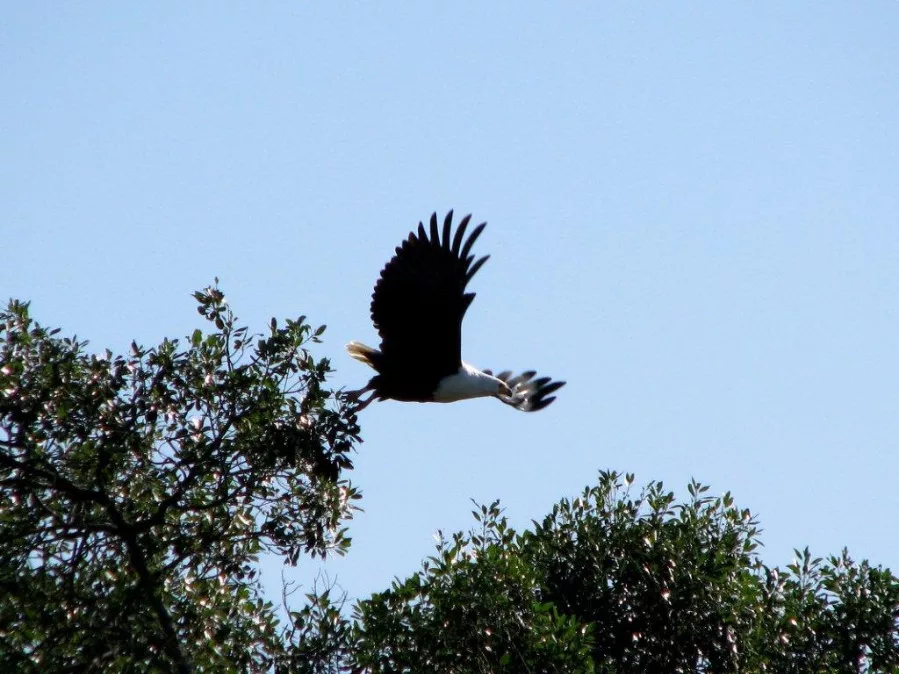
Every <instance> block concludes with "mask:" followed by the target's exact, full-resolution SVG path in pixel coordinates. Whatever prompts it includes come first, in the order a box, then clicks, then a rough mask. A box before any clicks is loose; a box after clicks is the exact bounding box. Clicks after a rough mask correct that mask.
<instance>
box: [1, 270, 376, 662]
mask: <svg viewBox="0 0 899 674" xmlns="http://www.w3.org/2000/svg"><path fill="white" fill-rule="evenodd" d="M195 298H196V300H197V302H198V304H199V307H198V309H199V311H200V313H201V314H202V315H203V316H204V317H205V318H206V319H207V320H208V321H209V322H210V323H212V324H213V325H214V326H215V331H212V332H209V333H208V334H204V333H203V332H202V331H200V330H196V331H195V332H194V333H193V334H192V335H191V336H190V337H189V339H188V340H187V341H186V343H185V344H183V345H182V343H181V342H179V341H178V340H165V341H163V342H162V344H160V345H159V346H158V347H156V348H151V349H147V348H144V347H142V346H139V345H137V344H134V343H132V345H131V351H130V353H128V354H127V355H120V356H113V354H112V353H110V352H109V351H106V352H105V354H101V355H97V354H89V353H88V352H87V351H86V346H87V343H86V342H79V341H78V340H77V339H75V338H60V337H58V336H57V334H58V332H59V331H58V330H47V329H46V328H44V327H42V326H40V325H39V324H38V323H36V322H35V321H33V320H32V318H31V317H30V316H29V307H28V305H27V304H23V303H21V302H15V301H13V302H11V303H10V304H9V306H8V308H7V310H6V311H4V312H2V314H0V485H2V490H3V496H4V498H3V499H2V503H0V588H2V595H3V596H2V599H0V670H2V671H6V672H12V671H41V672H49V671H63V670H65V671H69V670H71V669H90V670H101V669H102V670H111V671H125V670H128V671H173V670H177V671H182V672H186V671H191V670H199V671H243V670H248V669H249V670H265V669H267V668H270V667H271V666H272V665H273V664H274V663H276V662H280V661H287V660H289V659H290V657H291V655H292V654H294V655H295V653H296V652H297V649H300V650H302V646H301V643H300V642H308V640H307V639H305V631H304V630H302V629H300V630H297V629H295V628H292V632H291V634H290V635H284V634H279V630H278V624H277V620H276V616H275V612H274V608H273V605H272V603H271V602H269V601H266V600H265V599H264V598H263V596H262V594H261V589H260V585H259V580H258V573H259V572H258V568H257V560H258V557H259V555H260V554H261V553H264V552H267V553H274V554H277V555H281V556H283V557H284V558H285V559H286V560H287V561H288V562H289V563H292V564H296V563H297V561H298V559H299V558H300V556H301V555H302V554H308V555H312V556H316V555H319V556H323V555H325V554H326V553H327V552H329V551H336V552H337V553H343V552H345V551H346V549H347V548H348V546H349V542H350V539H349V538H348V536H347V535H346V526H345V524H346V521H347V520H348V519H349V518H351V517H352V512H353V510H354V507H355V506H354V502H355V501H356V500H357V499H358V498H359V494H358V493H357V491H356V490H355V489H354V488H353V486H352V485H351V483H350V482H349V481H348V480H347V479H345V478H344V477H343V471H345V470H348V469H350V468H351V467H352V463H351V460H350V454H351V452H352V451H353V449H354V447H355V445H356V443H357V442H359V437H358V427H357V425H356V418H355V415H354V414H353V412H352V410H351V409H350V408H348V407H347V405H346V403H345V402H342V401H341V400H339V399H338V397H337V396H335V395H334V394H333V392H332V391H330V390H328V389H326V388H325V381H326V378H327V375H328V373H329V372H330V370H329V365H328V361H327V360H324V359H321V360H316V359H315V358H313V357H312V355H311V354H310V353H309V352H308V350H307V345H308V344H309V343H310V342H311V343H315V342H318V341H320V340H319V338H320V336H321V334H322V332H323V331H324V327H320V328H318V329H316V330H313V329H312V328H311V327H310V326H309V325H308V324H307V323H306V321H305V318H304V317H300V318H299V319H297V320H289V321H287V322H286V324H285V325H284V326H283V327H279V326H278V324H277V322H276V321H275V320H274V319H273V320H272V322H271V326H270V331H269V334H268V335H267V336H266V337H264V338H263V337H261V336H253V335H249V334H248V329H247V328H246V327H239V326H238V323H237V321H236V319H235V317H234V315H233V313H232V312H231V310H230V309H229V308H228V306H227V304H226V302H225V298H224V295H223V294H222V292H221V291H220V290H219V289H218V287H210V288H207V289H205V290H204V291H201V292H197V293H195ZM291 637H292V639H291Z"/></svg>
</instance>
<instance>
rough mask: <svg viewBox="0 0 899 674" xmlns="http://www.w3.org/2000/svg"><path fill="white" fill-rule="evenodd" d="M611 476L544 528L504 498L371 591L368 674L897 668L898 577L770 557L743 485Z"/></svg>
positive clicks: (362, 654) (360, 659)
mask: <svg viewBox="0 0 899 674" xmlns="http://www.w3.org/2000/svg"><path fill="white" fill-rule="evenodd" d="M632 482H633V477H632V476H625V477H624V479H622V476H620V475H618V474H616V473H601V475H600V479H599V481H598V484H597V485H595V486H593V487H589V488H587V489H585V490H584V492H583V493H582V494H581V495H580V496H579V497H578V498H576V499H574V500H571V501H570V500H562V501H560V502H559V503H558V504H557V505H556V506H555V507H554V508H553V510H552V512H551V513H550V514H549V515H548V516H547V517H546V518H545V519H544V520H543V521H542V522H540V523H535V524H534V527H533V529H531V530H529V531H525V532H523V533H521V534H517V533H515V532H514V531H513V530H512V529H511V528H510V527H509V525H508V522H507V521H506V518H505V517H503V516H502V514H501V511H500V508H499V504H498V503H493V504H491V505H489V506H479V507H478V508H477V509H476V510H475V511H474V516H475V519H476V520H477V521H478V523H479V528H478V529H476V530H474V531H472V532H470V533H468V534H462V533H458V534H455V535H454V536H452V537H451V539H450V540H441V541H440V542H439V543H438V546H437V554H436V555H435V556H434V557H431V558H430V559H429V560H427V561H426V562H425V563H424V565H423V568H422V570H421V571H420V572H418V573H417V574H414V575H413V576H411V577H410V578H407V579H406V580H397V581H395V582H394V584H393V586H392V587H391V588H390V589H389V590H387V591H385V592H382V593H378V594H375V595H374V596H372V597H371V598H370V599H367V600H364V601H362V602H359V604H358V605H357V607H356V612H355V616H354V620H355V623H354V625H353V630H354V634H353V637H352V638H351V639H350V641H349V643H348V647H347V652H348V656H347V660H348V661H349V662H350V663H351V664H352V665H353V666H354V667H355V668H356V670H357V671H367V672H421V671H434V672H608V673H616V674H618V673H625V672H633V673H637V672H741V671H746V672H763V671H769V672H795V673H796V674H799V673H803V674H807V673H808V672H863V671H870V672H892V671H894V670H895V668H896V667H899V579H897V578H896V577H895V576H894V575H892V574H891V573H890V572H889V570H885V569H882V568H879V567H877V568H873V567H871V566H869V564H868V563H867V562H861V563H858V564H857V563H855V562H854V561H853V560H852V559H851V558H850V557H849V555H848V553H847V552H845V551H844V552H843V553H842V555H841V556H839V557H830V558H829V559H828V560H827V561H826V562H825V561H823V560H822V559H819V558H812V556H811V554H810V553H809V551H808V550H807V549H806V550H804V551H801V552H800V551H797V560H796V561H795V562H793V563H792V564H789V565H788V566H787V567H786V569H784V570H780V569H777V568H768V567H766V566H764V565H763V564H762V563H761V561H760V560H759V558H758V557H757V555H756V549H757V546H758V545H759V538H758V526H757V523H756V521H755V519H754V518H753V517H752V515H751V514H750V513H749V511H747V510H743V509H739V508H737V507H736V506H735V505H734V503H733V499H732V497H731V496H730V494H725V495H724V496H722V497H710V496H708V495H707V488H706V487H705V486H703V485H701V484H699V483H697V482H692V483H691V484H690V485H689V487H688V492H689V499H688V500H687V501H686V502H684V503H675V498H674V494H673V493H672V492H670V491H666V490H665V489H664V487H663V485H662V483H659V482H651V483H649V485H647V486H646V488H645V489H643V490H642V491H641V492H640V494H639V495H637V496H634V495H632V494H631V485H632Z"/></svg>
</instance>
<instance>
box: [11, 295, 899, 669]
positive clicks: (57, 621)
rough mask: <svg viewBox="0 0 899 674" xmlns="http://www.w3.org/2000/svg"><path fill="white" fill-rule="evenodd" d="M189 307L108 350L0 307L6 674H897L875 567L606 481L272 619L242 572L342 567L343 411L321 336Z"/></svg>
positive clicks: (350, 428) (894, 622)
mask: <svg viewBox="0 0 899 674" xmlns="http://www.w3.org/2000/svg"><path fill="white" fill-rule="evenodd" d="M195 297H196V300H197V302H198V305H199V311H200V313H201V314H202V315H203V316H204V317H205V318H206V319H207V320H208V321H209V322H210V323H211V324H212V325H213V326H214V330H212V331H210V332H208V333H204V332H202V331H200V330H197V331H194V333H193V334H192V335H191V336H190V337H189V338H188V339H187V340H186V341H185V342H184V344H183V345H182V343H181V342H179V341H177V340H164V341H163V342H162V344H160V345H159V346H158V347H156V348H151V349H147V348H144V347H141V346H138V345H137V344H132V345H131V351H130V353H128V354H127V355H124V356H113V354H112V353H110V352H108V351H107V352H105V353H103V354H100V355H97V354H90V353H88V352H87V349H86V343H85V342H79V341H78V340H77V339H75V338H60V337H59V336H58V333H59V331H58V330H47V329H46V328H44V327H42V326H40V325H39V324H37V323H36V322H34V321H33V320H32V318H31V317H30V316H29V307H28V306H27V305H26V304H23V303H20V302H15V301H13V302H11V303H10V304H9V306H8V308H7V309H6V311H4V312H2V313H0V485H2V490H3V499H2V500H0V592H2V594H0V671H4V672H5V671H16V672H20V671H24V672H28V671H35V672H37V671H40V672H54V671H71V670H78V671H81V670H89V671H90V670H104V671H137V672H139V671H181V672H187V671H216V672H218V671H271V670H274V671H276V672H279V673H280V672H285V673H286V672H299V673H305V674H336V673H338V672H354V673H355V672H359V673H360V674H361V673H363V672H370V673H372V674H375V673H381V672H460V673H461V672H485V673H486V672H491V673H492V672H509V673H512V672H516V673H517V672H527V673H536V672H603V673H608V674H627V673H632V672H633V673H636V672H649V673H652V672H765V671H767V672H786V673H796V674H806V673H808V672H887V671H899V670H897V668H899V579H897V578H896V577H895V576H894V575H893V574H892V573H891V572H890V571H889V570H888V569H883V568H881V567H874V566H871V565H869V564H868V562H867V561H862V562H860V563H857V562H855V561H853V560H852V559H851V558H850V557H849V554H848V553H847V552H846V551H843V552H842V554H841V555H839V556H831V557H829V558H827V559H826V560H824V559H822V558H815V557H813V556H812V555H811V553H810V552H809V551H808V550H807V549H805V550H802V551H797V553H796V560H795V561H794V562H793V563H791V564H788V565H786V567H785V568H783V569H780V568H776V567H774V568H769V567H766V566H765V565H764V564H762V562H761V560H760V559H759V557H758V554H757V549H758V545H759V533H758V532H759V530H758V524H757V522H756V521H755V519H754V518H753V516H752V515H751V513H750V512H749V511H747V510H745V509H740V508H738V507H737V506H736V505H735V504H734V502H733V499H732V497H731V496H730V494H724V495H723V496H721V497H712V496H709V495H708V489H707V487H705V486H703V485H701V484H699V483H697V482H691V484H690V485H688V487H687V491H688V498H686V499H685V500H684V501H683V502H677V501H676V499H675V496H674V494H673V492H670V491H667V490H666V489H665V488H664V486H663V485H662V483H660V482H650V483H649V484H648V485H647V486H646V487H644V488H643V489H641V490H639V491H638V490H635V489H634V487H633V476H631V475H625V476H621V475H619V474H617V473H609V472H604V473H601V474H600V476H599V480H598V483H597V484H596V485H593V486H590V487H587V488H586V489H584V491H583V492H582V493H581V494H580V495H579V496H578V497H577V498H575V499H573V500H568V499H563V500H562V501H560V502H559V503H558V504H557V505H556V506H555V507H554V508H553V510H552V512H551V513H550V514H549V515H547V517H545V518H544V519H543V521H541V522H535V523H534V524H533V526H532V527H530V528H529V529H527V530H524V531H522V532H517V531H515V530H514V529H513V528H512V527H511V526H509V524H508V521H507V520H506V518H505V517H504V516H503V514H502V510H501V508H500V505H499V502H494V503H492V504H490V505H479V506H476V509H475V511H474V513H473V514H474V517H475V520H476V526H475V529H473V530H472V531H471V532H468V533H461V532H460V533H456V534H454V535H452V536H449V537H443V536H442V535H441V536H440V540H439V542H438V545H437V551H436V554H435V555H434V556H432V557H430V558H429V559H427V560H425V562H424V564H423V566H422V569H421V571H419V572H418V573H416V574H413V575H412V576H410V577H409V578H406V579H404V580H401V579H397V580H396V581H395V582H394V583H393V584H392V586H391V587H390V588H388V589H387V590H385V591H383V592H379V593H376V594H374V595H373V596H371V597H370V598H368V599H365V600H362V601H359V602H357V603H356V604H355V607H354V608H353V612H352V615H351V616H350V615H347V611H346V610H345V597H342V596H340V595H339V594H338V593H337V592H335V591H334V588H331V587H324V588H321V589H315V588H313V590H312V591H310V592H308V593H307V594H306V595H305V602H303V603H302V604H301V605H300V606H299V607H293V610H292V611H290V612H289V614H288V616H289V619H288V622H287V625H286V626H284V627H282V626H280V625H279V622H278V620H277V618H276V613H275V609H274V606H273V604H272V602H271V601H268V600H267V599H266V598H265V597H264V596H263V595H262V591H261V588H260V584H259V576H258V574H259V571H258V565H257V562H258V558H259V555H261V554H264V553H268V554H274V555H279V556H281V557H283V559H284V560H285V561H286V562H287V563H290V564H296V563H298V561H299V560H300V558H301V557H302V556H303V555H308V556H324V555H326V554H327V553H329V552H335V553H338V554H343V553H345V552H346V551H347V549H348V547H349V543H350V539H349V536H348V535H347V526H346V525H347V521H348V520H349V519H350V518H351V517H352V514H353V512H354V510H355V508H356V505H355V503H356V501H357V500H358V499H359V494H358V492H357V491H356V489H355V488H354V487H353V486H352V484H351V483H350V482H349V480H348V479H346V477H345V473H344V471H347V470H349V469H351V468H352V463H351V460H350V456H351V454H352V452H353V450H354V449H355V447H356V445H357V444H358V443H359V442H360V441H361V440H360V438H359V428H358V426H357V423H356V421H357V420H356V416H355V413H354V411H353V407H352V403H348V401H347V400H346V399H345V398H344V397H343V396H341V395H339V394H337V393H335V392H334V391H331V390H329V389H327V388H326V386H325V384H326V379H327V375H328V374H329V372H330V370H329V365H328V362H327V360H324V359H320V360H316V359H315V358H314V357H313V356H312V354H311V353H310V352H309V350H308V349H309V346H310V344H314V343H317V342H318V341H319V340H320V337H321V335H322V333H323V331H324V328H323V327H322V328H318V329H315V330H313V329H312V327H311V326H310V325H308V324H307V323H306V320H305V318H304V317H301V318H299V319H297V320H291V321H287V322H286V323H285V325H284V326H283V327H279V325H278V323H277V322H276V321H275V320H274V319H273V320H272V322H271V325H270V329H269V332H268V334H267V335H266V336H265V337H262V336H258V335H255V336H254V335H250V334H248V329H247V328H246V327H240V326H239V325H238V323H237V321H236V319H235V318H234V316H233V314H232V312H231V310H230V309H229V308H228V306H227V304H226V303H225V299H224V295H223V294H222V292H221V291H220V290H219V289H218V288H217V287H210V288H207V289H205V290H204V291H201V292H198V293H196V294H195ZM285 594H286V592H285ZM284 601H285V604H287V603H288V599H287V598H286V597H285V600H284Z"/></svg>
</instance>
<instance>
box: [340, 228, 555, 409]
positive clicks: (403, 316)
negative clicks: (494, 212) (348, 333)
mask: <svg viewBox="0 0 899 674" xmlns="http://www.w3.org/2000/svg"><path fill="white" fill-rule="evenodd" d="M452 215H453V213H452V211H450V212H449V213H448V214H447V216H446V219H445V220H444V222H443V231H442V236H441V232H440V228H439V226H438V224H437V214H436V213H435V214H434V215H432V216H431V221H430V232H428V231H426V230H425V227H424V225H423V224H422V223H419V225H418V231H417V233H416V232H412V233H410V234H409V237H408V238H407V239H406V240H405V241H404V242H403V244H402V245H401V246H400V247H399V248H397V249H396V255H395V256H394V257H393V259H391V260H390V262H388V263H387V265H386V266H385V267H384V269H383V271H382V272H381V277H380V279H378V282H377V283H376V284H375V291H374V294H373V295H372V302H371V317H372V321H373V322H374V325H375V328H376V329H377V331H378V333H379V334H380V335H381V348H380V350H378V349H373V348H371V347H368V346H365V345H364V344H360V343H359V342H350V343H349V344H348V345H347V351H348V352H349V354H350V355H351V356H352V357H353V358H356V359H357V360H360V361H362V362H363V363H366V364H367V365H369V366H371V367H372V368H374V369H375V370H376V371H377V373H378V374H376V375H375V376H374V377H372V378H371V380H370V381H369V383H368V385H367V386H366V387H365V388H364V389H362V390H360V391H358V392H356V396H357V397H358V396H359V395H361V394H362V393H365V392H366V391H372V392H373V393H372V396H371V397H370V398H368V399H367V400H366V401H365V402H363V403H361V404H360V406H359V408H358V409H362V408H363V407H365V406H366V405H368V404H369V403H370V402H371V401H372V400H374V399H379V400H385V399H388V398H389V399H393V400H403V401H412V402H455V401H457V400H465V399H468V398H477V397H483V396H495V397H497V398H499V399H500V400H501V401H503V402H504V403H506V404H508V405H512V406H513V407H517V408H518V409H521V410H524V411H536V410H539V409H542V408H544V407H546V406H547V405H549V404H550V403H551V402H552V401H553V400H555V398H554V397H547V396H548V395H549V394H550V393H552V392H554V391H556V390H558V389H559V388H560V387H561V386H562V385H563V384H564V382H551V381H550V380H549V378H546V377H543V378H539V379H536V380H534V379H533V376H534V373H533V372H527V373H525V374H524V375H521V376H520V377H515V378H512V377H511V375H510V373H508V372H504V373H500V374H499V375H498V376H493V374H492V373H491V372H490V371H489V370H487V371H481V370H478V369H477V368H475V367H472V366H471V365H468V364H467V363H464V362H463V361H462V319H463V318H464V317H465V312H466V311H467V310H468V307H469V305H470V304H471V302H472V300H474V297H475V295H474V293H466V292H465V288H466V286H467V285H468V282H469V281H470V280H471V278H472V277H473V276H474V275H475V273H476V272H477V271H478V269H480V268H481V266H482V265H483V264H484V263H485V262H486V261H487V258H488V257H489V256H484V257H481V258H479V259H477V260H475V257H474V255H472V254H471V248H472V246H473V245H474V243H475V241H476V240H477V238H478V236H480V234H481V232H482V231H483V230H484V227H485V226H486V224H487V223H481V224H480V225H478V226H477V227H475V228H474V229H473V230H472V232H471V234H470V235H469V236H468V238H467V239H465V231H466V229H467V228H468V224H469V221H470V220H471V216H466V217H464V218H462V220H461V221H460V222H459V226H458V228H457V229H456V233H455V235H452ZM429 234H430V236H429ZM463 240H464V242H463Z"/></svg>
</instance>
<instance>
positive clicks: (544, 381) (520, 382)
mask: <svg viewBox="0 0 899 674" xmlns="http://www.w3.org/2000/svg"><path fill="white" fill-rule="evenodd" d="M484 372H486V373H487V374H489V375H492V376H494V377H496V378H497V379H502V380H503V381H504V382H506V386H508V387H509V388H510V389H512V395H511V396H498V397H499V399H500V400H502V401H503V402H504V403H506V404H507V405H511V406H512V407H514V408H516V409H519V410H521V411H522V412H536V411H538V410H542V409H543V408H544V407H546V406H547V405H549V404H550V403H552V401H553V400H555V399H556V397H555V396H554V395H552V394H553V393H555V392H556V391H558V390H559V389H560V388H562V387H563V386H565V382H564V381H552V379H550V378H549V377H538V378H537V379H534V376H535V375H536V374H537V373H536V372H534V371H533V370H528V371H527V372H522V373H521V374H520V375H518V376H515V377H513V376H512V373H511V372H510V371H509V370H504V371H503V372H500V373H499V374H495V375H494V374H493V373H492V372H491V371H490V370H484Z"/></svg>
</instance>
